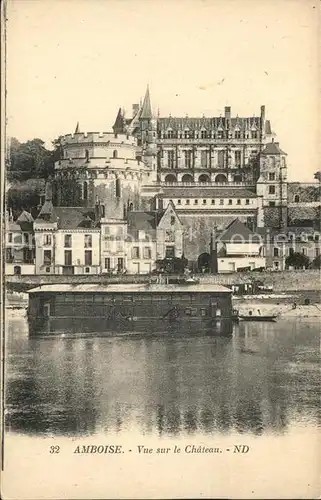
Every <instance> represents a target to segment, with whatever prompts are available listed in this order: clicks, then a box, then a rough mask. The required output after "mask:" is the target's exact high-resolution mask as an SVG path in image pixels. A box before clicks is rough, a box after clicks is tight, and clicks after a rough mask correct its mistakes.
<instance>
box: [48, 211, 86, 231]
mask: <svg viewBox="0 0 321 500" xmlns="http://www.w3.org/2000/svg"><path fill="white" fill-rule="evenodd" d="M54 210H55V215H56V218H57V221H58V229H77V228H95V227H96V222H95V209H94V208H83V207H55V209H54Z"/></svg>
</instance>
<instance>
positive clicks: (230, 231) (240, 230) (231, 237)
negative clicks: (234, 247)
mask: <svg viewBox="0 0 321 500" xmlns="http://www.w3.org/2000/svg"><path fill="white" fill-rule="evenodd" d="M217 239H218V240H219V241H221V242H222V243H230V242H231V241H232V242H233V243H238V242H240V243H245V242H248V243H249V242H251V243H255V242H257V243H260V242H261V238H260V236H259V235H257V234H256V233H255V232H253V231H251V230H250V229H249V228H248V227H247V226H246V225H245V224H243V222H241V221H240V220H239V219H234V220H233V221H232V222H230V223H229V224H228V226H227V227H226V228H225V229H224V230H223V232H222V233H221V234H220V235H219V236H218V238H217Z"/></svg>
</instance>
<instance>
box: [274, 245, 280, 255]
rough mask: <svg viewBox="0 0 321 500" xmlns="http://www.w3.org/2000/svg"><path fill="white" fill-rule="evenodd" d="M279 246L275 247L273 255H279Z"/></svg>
mask: <svg viewBox="0 0 321 500" xmlns="http://www.w3.org/2000/svg"><path fill="white" fill-rule="evenodd" d="M279 253H280V252H279V248H278V247H274V248H273V257H279Z"/></svg>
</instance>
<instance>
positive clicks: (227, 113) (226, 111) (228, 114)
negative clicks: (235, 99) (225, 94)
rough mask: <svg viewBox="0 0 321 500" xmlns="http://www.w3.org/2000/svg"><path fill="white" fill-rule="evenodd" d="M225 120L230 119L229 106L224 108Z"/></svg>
mask: <svg viewBox="0 0 321 500" xmlns="http://www.w3.org/2000/svg"><path fill="white" fill-rule="evenodd" d="M225 118H227V119H230V118H231V106H225Z"/></svg>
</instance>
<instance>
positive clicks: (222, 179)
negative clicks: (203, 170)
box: [215, 174, 227, 183]
mask: <svg viewBox="0 0 321 500" xmlns="http://www.w3.org/2000/svg"><path fill="white" fill-rule="evenodd" d="M215 182H220V183H221V182H222V183H223V182H224V183H225V182H227V178H226V176H225V175H223V174H218V175H217V176H216V177H215Z"/></svg>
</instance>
